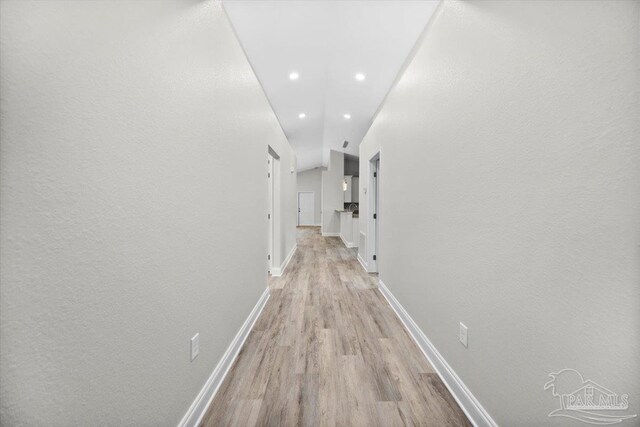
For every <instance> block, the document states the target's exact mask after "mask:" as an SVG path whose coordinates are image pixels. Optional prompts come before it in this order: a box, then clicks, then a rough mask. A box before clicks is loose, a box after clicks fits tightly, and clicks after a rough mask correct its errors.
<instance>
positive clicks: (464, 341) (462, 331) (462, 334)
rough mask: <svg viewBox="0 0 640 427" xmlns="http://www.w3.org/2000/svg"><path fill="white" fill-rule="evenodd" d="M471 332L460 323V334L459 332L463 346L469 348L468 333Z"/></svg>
mask: <svg viewBox="0 0 640 427" xmlns="http://www.w3.org/2000/svg"><path fill="white" fill-rule="evenodd" d="M468 331H469V328H467V326H466V325H465V324H464V323H462V322H460V332H459V339H460V342H461V343H462V345H463V346H465V347H467V333H468Z"/></svg>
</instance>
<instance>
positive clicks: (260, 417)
mask: <svg viewBox="0 0 640 427" xmlns="http://www.w3.org/2000/svg"><path fill="white" fill-rule="evenodd" d="M269 286H270V288H271V298H270V299H269V301H268V302H267V305H266V307H265V309H264V310H263V312H262V315H261V316H260V318H259V319H258V321H257V322H256V324H255V326H254V329H253V330H252V332H251V333H250V335H249V337H248V339H247V341H246V343H245V345H244V347H243V349H242V350H241V352H240V354H239V356H238V359H237V360H236V362H235V364H234V365H233V367H232V368H231V370H230V371H229V374H228V375H227V377H226V379H225V381H224V383H223V384H222V386H221V387H220V390H219V391H218V394H217V395H216V397H215V398H214V400H213V402H212V404H211V406H210V407H209V410H208V411H207V414H206V415H205V417H204V420H203V422H202V426H206V427H212V426H242V427H245V426H367V427H369V426H470V425H471V424H470V423H469V422H468V420H467V419H466V417H465V415H464V413H463V412H462V411H461V410H460V408H459V407H458V405H457V403H456V402H455V400H454V399H453V397H452V396H451V395H450V393H449V391H448V390H447V388H446V387H445V386H444V384H443V383H442V381H441V380H440V378H439V377H438V375H437V374H436V373H435V372H434V370H433V368H432V367H431V365H430V364H429V362H428V361H427V359H426V358H425V357H424V356H423V355H422V352H421V351H420V350H419V349H418V347H417V346H416V345H415V344H414V342H413V341H412V340H411V337H410V336H409V334H408V333H407V332H406V330H405V329H404V327H403V326H402V324H401V323H400V320H399V319H398V318H397V317H396V315H395V313H394V312H393V311H392V309H391V307H390V306H389V304H388V303H387V301H386V300H385V299H384V297H383V296H382V294H381V293H380V292H379V291H378V290H377V276H376V275H369V274H367V273H365V271H364V269H363V268H362V266H360V264H359V263H358V261H357V259H356V251H355V249H347V248H345V246H344V245H343V244H342V241H341V240H340V239H339V238H337V237H322V236H321V235H320V232H319V229H318V228H316V227H304V228H302V227H301V228H298V249H297V251H296V253H295V255H294V257H293V259H292V260H291V262H290V263H289V266H288V267H287V269H286V272H285V274H284V275H283V276H281V277H274V278H271V279H270V281H269Z"/></svg>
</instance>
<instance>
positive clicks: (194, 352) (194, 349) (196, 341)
mask: <svg viewBox="0 0 640 427" xmlns="http://www.w3.org/2000/svg"><path fill="white" fill-rule="evenodd" d="M199 352H200V333H199V332H198V333H197V334H195V335H194V336H193V338H191V361H192V362H193V359H195V358H196V357H198V353H199Z"/></svg>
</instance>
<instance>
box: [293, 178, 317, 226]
mask: <svg viewBox="0 0 640 427" xmlns="http://www.w3.org/2000/svg"><path fill="white" fill-rule="evenodd" d="M297 180H298V191H313V193H314V209H315V213H314V215H313V217H314V224H317V225H320V224H321V222H322V168H315V169H309V170H306V171H303V172H298V178H297Z"/></svg>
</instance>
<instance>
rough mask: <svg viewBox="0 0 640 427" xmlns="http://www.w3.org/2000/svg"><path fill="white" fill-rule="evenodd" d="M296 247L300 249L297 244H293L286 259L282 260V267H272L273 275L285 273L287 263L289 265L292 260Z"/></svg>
mask: <svg viewBox="0 0 640 427" xmlns="http://www.w3.org/2000/svg"><path fill="white" fill-rule="evenodd" d="M296 249H298V245H297V244H295V245H293V248H291V250H290V251H289V255H287V257H286V258H285V260H284V261H282V265H280V267H274V268H272V269H271V275H272V276H276V277H279V276H282V275H283V274H284V270H285V269H286V268H287V265H289V261H291V258H293V254H294V252H295V251H296Z"/></svg>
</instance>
